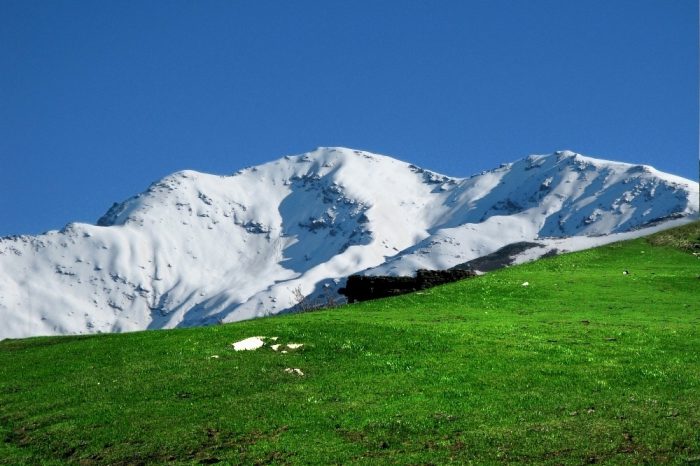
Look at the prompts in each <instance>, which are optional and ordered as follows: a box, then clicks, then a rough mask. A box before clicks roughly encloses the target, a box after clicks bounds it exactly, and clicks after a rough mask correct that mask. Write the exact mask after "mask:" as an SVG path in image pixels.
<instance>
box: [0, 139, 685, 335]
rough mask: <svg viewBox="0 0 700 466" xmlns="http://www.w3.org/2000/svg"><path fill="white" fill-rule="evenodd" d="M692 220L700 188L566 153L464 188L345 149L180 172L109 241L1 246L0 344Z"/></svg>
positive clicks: (143, 325) (205, 315) (70, 239)
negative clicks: (229, 170) (506, 249)
mask: <svg viewBox="0 0 700 466" xmlns="http://www.w3.org/2000/svg"><path fill="white" fill-rule="evenodd" d="M697 212H698V184H697V183H695V182H692V181H689V180H685V179H683V178H679V177H676V176H672V175H668V174H664V173H661V172H658V171H656V170H654V169H653V168H650V167H647V166H642V165H630V164H623V163H618V162H609V161H604V160H597V159H594V158H590V157H584V156H581V155H579V154H575V153H573V152H569V151H564V152H559V153H554V154H549V155H535V156H529V157H526V158H524V159H522V160H519V161H516V162H514V163H512V164H505V165H503V166H501V167H499V168H497V169H495V170H492V171H489V172H485V173H482V174H479V175H475V176H472V177H470V178H453V177H448V176H444V175H440V174H437V173H434V172H431V171H428V170H424V169H421V168H418V167H415V166H413V165H409V164H407V163H404V162H401V161H398V160H395V159H392V158H390V157H386V156H382V155H377V154H371V153H368V152H364V151H356V150H352V149H346V148H319V149H317V150H315V151H313V152H309V153H307V154H302V155H297V156H288V157H284V158H282V159H279V160H276V161H273V162H270V163H267V164H264V165H260V166H258V167H252V168H247V169H244V170H240V171H239V172H237V173H236V174H234V175H231V176H218V175H208V174H204V173H198V172H195V171H181V172H177V173H174V174H172V175H170V176H167V177H165V178H163V179H162V180H160V181H158V182H156V183H154V184H153V185H151V186H150V187H149V188H148V190H147V191H145V192H143V193H141V194H139V195H137V196H134V197H132V198H130V199H128V200H126V201H125V202H123V203H121V204H115V205H114V206H113V207H112V208H110V209H109V212H108V213H107V214H106V215H105V216H104V217H103V218H102V219H100V221H99V222H98V223H99V226H96V225H88V224H79V223H73V224H69V225H67V226H66V227H65V228H64V229H63V230H61V231H51V232H48V233H46V234H43V235H38V236H14V237H6V238H2V239H0V322H2V324H0V339H1V338H19V337H27V336H33V335H54V334H83V333H98V332H124V331H134V330H142V329H155V328H172V327H184V326H194V325H207V324H215V323H219V322H233V321H238V320H244V319H250V318H255V317H261V316H265V315H271V314H277V313H280V312H283V311H287V310H289V309H294V308H295V307H299V306H300V305H301V304H300V302H299V297H300V295H301V296H308V298H307V299H310V300H320V301H324V300H328V299H333V300H335V301H336V302H337V301H338V298H339V297H338V296H337V294H336V290H337V289H338V288H339V287H340V286H342V284H343V280H344V278H345V277H347V276H349V275H351V274H354V273H368V274H390V275H408V274H412V273H414V272H415V270H416V269H418V268H428V269H443V268H449V267H452V266H455V265H458V264H462V263H465V262H467V261H470V260H472V259H475V258H478V257H481V256H484V255H486V254H489V253H492V252H494V251H496V250H498V249H499V248H501V247H503V246H506V245H508V244H511V243H514V242H520V241H534V242H537V243H539V244H542V247H539V248H532V249H529V250H527V251H525V252H523V253H521V254H520V255H518V257H517V258H516V261H525V260H531V259H533V258H536V257H539V256H541V255H542V254H544V253H546V252H547V251H550V250H552V249H557V250H559V251H565V250H566V251H571V250H577V249H583V248H588V247H593V246H596V245H598V244H603V243H605V242H610V241H618V240H620V239H626V238H632V237H636V236H640V235H643V234H646V233H647V232H650V231H653V229H661V228H667V227H669V226H671V225H674V224H677V223H682V222H686V221H689V219H690V218H691V217H693V216H695V215H696V214H697ZM659 219H661V221H660V223H659V224H658V225H657V226H654V227H653V229H644V227H645V226H646V225H650V224H653V223H654V222H655V221H657V220H659ZM297 291H298V292H297Z"/></svg>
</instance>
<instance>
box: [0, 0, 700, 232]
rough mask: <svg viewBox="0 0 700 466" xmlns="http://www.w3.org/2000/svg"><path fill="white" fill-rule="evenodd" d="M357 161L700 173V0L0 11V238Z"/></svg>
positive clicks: (33, 6)
mask: <svg viewBox="0 0 700 466" xmlns="http://www.w3.org/2000/svg"><path fill="white" fill-rule="evenodd" d="M336 145H342V146H349V147H354V148H360V149H366V150H370V151H374V152H378V153H383V154H387V155H393V156H395V157H397V158H400V159H402V160H406V161H409V162H411V163H415V164H418V165H421V166H424V167H426V168H430V169H433V170H436V171H439V172H442V173H445V174H448V175H454V176H468V175H471V174H473V173H476V172H479V171H481V170H484V169H489V168H493V167H495V166H497V165H498V164H499V163H501V162H509V161H513V160H516V159H519V158H521V157H524V156H526V155H528V154H531V153H548V152H552V151H554V150H557V149H572V150H575V151H577V152H582V153H585V154H587V155H591V156H597V157H601V158H608V159H615V160H622V161H627V162H634V163H646V164H651V165H654V166H656V167H657V168H659V169H661V170H664V171H668V172H671V173H674V174H678V175H682V176H685V177H688V178H693V179H696V178H697V173H698V2H697V1H696V0H672V1H669V0H579V1H576V0H566V1H563V0H527V1H524V0H510V1H506V0H478V1H477V0H455V1H409V0H396V1H379V0H370V1H364V0H353V1H340V0H324V1H321V0H318V1H313V2H312V1H302V0H294V1H287V0H278V1H264V0H249V1H242V0H240V1H233V0H226V1H213V0H201V1H194V0H191V1H174V0H167V1H165V0H162V1H147V2H141V1H110V2H108V1H93V0H90V1H78V0H71V1H61V0H46V1H38V2H37V1H32V0H19V1H15V0H2V1H0V235H8V234H19V233H39V232H42V231H45V230H48V229H54V228H60V227H62V226H63V225H65V224H66V223H68V222H70V221H87V222H95V221H96V219H97V218H98V217H99V216H100V215H101V214H102V213H104V212H105V211H106V210H107V208H108V207H109V206H110V205H111V203H112V202H114V201H121V200H123V199H125V198H127V197H128V196H130V195H132V194H136V193H138V192H141V191H143V190H144V189H146V187H147V186H148V184H149V183H150V182H152V181H154V180H156V179H159V178H161V177H163V176H165V175H167V174H169V173H172V172H174V171H176V170H180V169H185V168H189V169H195V170H200V171H205V172H211V173H219V174H226V173H231V172H234V171H236V170H237V169H239V168H242V167H244V166H248V165H254V164H258V163H262V162H266V161H269V160H272V159H276V158H278V157H281V156H283V155H286V154H294V153H300V152H305V151H308V150H312V149H314V148H315V147H317V146H336Z"/></svg>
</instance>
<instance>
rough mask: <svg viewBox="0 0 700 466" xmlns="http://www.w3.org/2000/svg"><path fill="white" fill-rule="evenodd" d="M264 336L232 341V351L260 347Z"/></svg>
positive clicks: (263, 342) (251, 349)
mask: <svg viewBox="0 0 700 466" xmlns="http://www.w3.org/2000/svg"><path fill="white" fill-rule="evenodd" d="M264 338H265V337H250V338H246V339H245V340H241V341H237V342H235V343H233V344H232V345H231V346H233V349H234V351H253V350H256V349H259V348H262V347H263V345H264V344H265V341H264Z"/></svg>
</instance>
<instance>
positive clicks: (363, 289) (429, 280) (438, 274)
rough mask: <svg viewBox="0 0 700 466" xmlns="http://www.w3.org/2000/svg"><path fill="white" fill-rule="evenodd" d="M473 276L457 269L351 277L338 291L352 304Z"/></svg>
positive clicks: (471, 273) (469, 272)
mask: <svg viewBox="0 0 700 466" xmlns="http://www.w3.org/2000/svg"><path fill="white" fill-rule="evenodd" d="M474 276H476V274H475V273H474V272H473V271H471V270H457V269H450V270H418V271H417V272H416V276H415V277H391V276H374V277H371V276H364V275H351V276H350V277H348V281H347V283H346V285H345V288H341V289H340V290H338V291H339V292H340V293H341V294H343V295H345V296H347V298H348V302H350V303H353V302H357V301H368V300H370V299H378V298H386V297H388V296H396V295H400V294H405V293H412V292H414V291H419V290H425V289H426V288H432V287H434V286H438V285H444V284H445V283H450V282H455V281H457V280H463V279H465V278H471V277H474Z"/></svg>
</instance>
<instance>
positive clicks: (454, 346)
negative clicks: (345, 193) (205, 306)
mask: <svg viewBox="0 0 700 466" xmlns="http://www.w3.org/2000/svg"><path fill="white" fill-rule="evenodd" d="M699 233H700V223H695V224H693V225H691V226H688V227H685V228H683V229H677V230H674V231H673V232H672V233H671V232H667V233H664V234H663V235H657V236H656V237H655V238H654V239H653V240H650V239H639V240H634V241H629V242H624V243H617V244H613V245H609V246H606V247H602V248H598V249H594V250H589V251H584V252H579V253H574V254H567V255H563V256H559V257H553V258H548V259H543V260H540V261H537V262H534V263H530V264H526V265H522V266H517V267H512V268H508V269H504V270H500V271H497V272H493V273H490V274H488V275H485V276H482V277H478V278H475V279H472V280H466V281H464V282H459V283H455V284H451V285H446V286H442V287H439V288H434V289H431V290H427V291H424V292H422V293H417V294H413V295H405V296H401V297H397V298H391V299H385V300H379V301H374V302H366V303H362V304H355V305H351V306H345V307H341V308H337V309H333V310H326V311H318V312H310V313H305V314H298V315H288V316H283V317H273V318H267V319H259V320H254V321H248V322H242V323H237V324H232V325H221V326H216V327H209V328H197V329H185V330H173V331H151V332H141V333H132V334H118V335H102V336H90V337H50V338H32V339H27V340H6V341H3V342H0V440H1V441H0V463H1V464H11V465H21V464H42V465H45V464H46V465H50V464H66V463H71V464H81V465H90V464H116V465H120V464H156V463H172V464H212V463H217V462H221V463H222V464H227V463H230V464H267V463H271V464H288V463H292V464H309V463H326V464H328V463H330V464H352V463H362V464H383V463H396V464H431V463H432V464H444V463H449V462H455V463H460V464H464V463H470V462H472V463H474V464H493V463H537V464H542V463H544V464H581V463H610V464H630V463H647V464H648V463H652V464H658V463H671V464H691V463H692V464H698V463H700V259H699V258H698V257H696V256H694V255H692V253H691V252H692V243H693V241H695V238H700V234H699ZM693 235H695V236H693ZM686 240H688V241H690V243H691V246H688V247H687V248H686V249H684V248H683V244H685V242H684V241H686ZM624 270H628V271H629V272H630V273H629V274H628V275H625V274H623V271H624ZM524 282H528V283H529V285H528V286H523V283H524ZM256 335H264V336H276V337H278V340H277V341H276V342H273V341H270V342H269V343H277V344H284V343H288V342H296V343H303V344H304V346H303V347H301V348H299V349H296V350H288V352H287V353H286V354H283V353H281V351H274V350H273V349H272V348H270V347H269V346H265V347H263V348H261V349H258V350H256V351H241V352H235V351H233V350H232V348H231V343H233V342H235V341H238V340H241V339H244V338H247V337H251V336H256ZM279 349H281V348H279ZM287 368H290V369H291V368H298V369H300V370H301V371H302V372H303V375H299V374H295V373H291V374H290V373H287V372H285V369H287Z"/></svg>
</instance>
